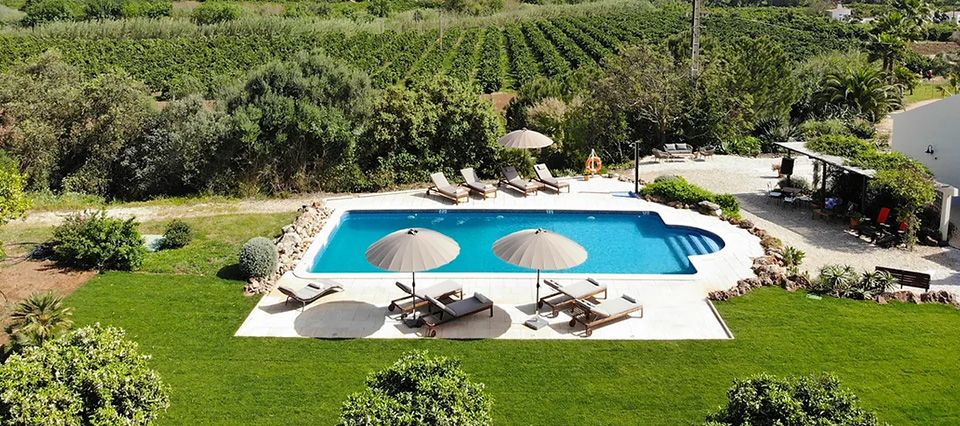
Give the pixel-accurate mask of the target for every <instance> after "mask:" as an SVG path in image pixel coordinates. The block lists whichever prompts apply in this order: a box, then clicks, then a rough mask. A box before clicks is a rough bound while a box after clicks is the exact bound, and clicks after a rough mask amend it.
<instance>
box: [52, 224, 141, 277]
mask: <svg viewBox="0 0 960 426" xmlns="http://www.w3.org/2000/svg"><path fill="white" fill-rule="evenodd" d="M138 226H139V224H138V223H137V222H135V221H134V219H127V220H122V219H116V218H111V217H107V214H106V212H104V211H98V212H93V213H86V212H85V213H80V214H75V215H72V216H69V217H67V219H66V220H65V221H64V223H63V224H62V225H60V226H58V227H57V228H56V229H54V230H53V239H54V243H55V245H54V248H53V252H54V255H55V256H56V258H57V260H58V261H59V262H60V263H63V264H65V265H68V266H72V267H77V268H83V269H97V270H121V271H132V270H135V269H137V268H139V267H140V265H141V264H142V263H143V257H144V255H145V254H146V252H147V250H146V248H145V247H144V246H143V238H142V237H141V236H140V231H138V230H137V227H138Z"/></svg>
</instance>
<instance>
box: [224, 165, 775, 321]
mask: <svg viewBox="0 0 960 426" xmlns="http://www.w3.org/2000/svg"><path fill="white" fill-rule="evenodd" d="M570 183H571V193H570V194H566V193H563V194H559V195H555V194H552V193H542V194H540V195H538V196H531V197H527V198H524V197H522V196H520V195H518V194H516V193H513V192H510V191H509V190H502V191H500V193H499V194H498V197H497V198H492V199H488V200H483V201H481V200H479V199H476V198H473V199H472V201H471V202H469V203H466V204H463V205H460V206H453V205H452V204H450V203H449V202H447V201H444V200H441V199H439V198H436V197H426V196H425V195H424V191H419V190H418V191H407V192H400V193H390V194H376V195H369V196H357V197H348V198H339V199H329V200H327V206H328V207H330V208H332V209H334V215H333V216H332V217H331V218H330V219H329V220H328V222H327V225H326V226H324V229H323V230H322V231H321V232H320V234H319V235H318V236H317V237H316V238H315V240H314V242H313V246H312V247H311V248H310V250H309V251H308V252H307V254H306V255H305V259H307V261H304V262H301V265H300V266H298V268H297V269H296V270H295V271H294V272H291V273H288V274H286V275H285V276H284V277H283V278H282V279H281V284H286V285H289V286H292V287H298V286H303V285H305V284H306V283H307V282H310V281H311V280H316V279H330V280H334V281H337V282H339V283H340V284H341V285H342V286H343V287H344V289H345V290H344V291H343V292H341V293H338V294H335V295H332V296H328V297H325V298H323V299H320V300H319V301H317V302H315V303H313V304H311V305H308V306H307V307H306V309H304V310H303V311H301V310H300V309H299V308H300V307H299V304H296V303H289V304H285V303H284V301H285V299H286V298H285V297H284V296H283V295H282V294H280V293H279V292H278V291H274V292H273V293H270V294H267V295H265V296H263V298H262V299H261V300H260V302H259V303H258V304H257V306H256V307H255V308H254V309H253V311H252V312H251V313H250V315H249V316H248V317H247V319H246V320H245V321H244V323H243V324H242V325H241V327H240V328H239V330H237V333H236V335H237V336H263V337H267V336H270V337H313V338H419V337H421V335H420V334H419V330H417V329H410V328H408V327H406V326H405V325H403V324H402V323H401V322H400V319H399V318H398V317H397V315H395V314H392V313H390V312H388V311H387V305H388V304H389V303H390V300H392V299H395V298H398V297H401V296H403V294H402V293H401V291H400V290H399V289H397V287H395V286H394V282H395V281H397V280H400V281H403V282H408V281H409V279H410V276H409V274H398V273H368V274H356V273H354V274H346V273H345V274H314V273H310V272H308V271H307V264H308V263H310V260H312V259H313V257H314V256H315V255H316V253H317V252H318V251H319V250H320V249H321V248H322V245H323V243H324V241H326V238H327V236H329V233H330V232H331V231H332V229H333V228H334V227H335V225H336V224H337V223H338V222H339V220H340V217H341V215H342V214H343V213H344V212H346V211H350V210H365V209H366V210H390V209H397V210H416V209H421V210H431V209H432V210H437V209H446V210H454V209H503V210H591V211H651V212H656V213H658V214H660V216H661V218H662V219H663V220H664V222H665V223H667V224H670V225H683V226H694V227H697V228H701V229H704V230H707V231H710V232H712V233H714V234H716V235H717V236H719V237H720V238H722V239H723V240H724V243H725V246H724V248H723V249H721V250H720V251H718V252H716V253H711V254H708V255H702V256H692V257H691V262H692V263H693V264H694V266H695V267H696V269H697V273H696V274H692V275H627V274H616V275H614V274H591V275H590V276H592V277H594V278H595V279H597V280H599V281H601V282H603V283H605V284H606V285H607V286H608V288H609V297H611V298H613V297H620V295H621V294H629V295H631V296H634V297H636V298H637V299H638V301H639V302H640V303H642V304H643V305H644V314H643V317H642V318H639V313H638V314H637V315H636V316H635V317H632V318H628V319H624V320H622V321H619V322H615V323H612V324H609V325H606V326H603V327H600V328H597V329H595V331H594V333H593V335H592V336H591V337H589V339H623V340H641V339H645V340H680V339H728V338H732V335H731V334H730V332H729V330H727V328H726V326H725V325H724V324H723V321H722V319H721V318H720V317H719V315H717V314H716V312H715V310H714V309H713V307H712V305H711V304H710V303H709V302H708V301H707V300H706V294H707V293H708V292H710V291H712V290H716V289H724V288H728V287H731V286H733V285H734V284H736V282H737V280H739V279H741V278H744V277H748V276H752V272H751V270H750V267H751V264H752V258H753V257H756V256H760V255H762V254H763V250H762V248H761V247H760V245H759V240H758V239H757V238H756V237H754V236H753V235H751V234H749V233H748V232H747V231H745V230H742V229H740V228H737V227H734V226H731V225H729V224H728V223H726V222H724V221H721V220H719V219H717V218H713V217H708V216H703V215H700V214H698V213H696V212H692V211H688V210H678V209H673V208H671V207H667V206H663V205H660V204H655V203H649V202H646V201H643V200H638V199H636V198H630V197H628V196H627V192H628V191H630V190H632V188H633V185H632V184H631V183H627V182H620V181H618V180H616V179H607V178H596V177H595V178H593V179H591V180H589V181H583V180H579V179H571V180H570ZM623 255H624V256H636V255H642V254H638V253H624V254H623ZM586 276H587V275H586V274H554V273H550V274H545V275H544V278H553V279H557V280H559V281H563V280H573V279H581V278H584V277H586ZM444 279H455V280H457V281H458V282H460V283H461V284H462V285H463V288H464V293H465V296H466V297H469V296H470V295H472V294H473V293H474V292H479V293H482V294H484V295H485V296H487V297H489V298H490V299H491V300H493V301H494V302H495V303H496V307H495V309H494V316H493V318H490V317H488V315H487V314H486V313H479V314H476V315H474V316H472V317H469V318H465V319H461V320H458V321H454V322H451V323H447V324H443V325H441V326H440V327H439V332H438V335H437V337H439V338H450V339H478V338H498V339H581V338H583V326H582V325H579V324H578V325H577V326H576V327H570V326H569V325H568V324H567V323H568V321H569V319H570V317H569V316H568V315H567V314H566V313H561V314H560V315H559V316H558V317H556V318H547V319H548V321H549V322H550V326H548V327H545V328H543V329H540V330H531V329H529V328H527V327H525V326H524V325H523V322H524V321H525V320H527V319H528V318H529V317H530V316H531V315H532V314H533V309H534V308H533V301H534V279H535V275H534V272H533V271H531V272H530V273H529V274H506V273H497V274H481V273H442V274H441V273H420V274H417V283H418V286H424V287H425V286H427V285H429V284H431V283H434V282H438V281H440V280H444ZM421 288H423V287H421ZM545 290H547V289H546V288H542V289H541V296H542V295H544V293H543V292H544V291H545Z"/></svg>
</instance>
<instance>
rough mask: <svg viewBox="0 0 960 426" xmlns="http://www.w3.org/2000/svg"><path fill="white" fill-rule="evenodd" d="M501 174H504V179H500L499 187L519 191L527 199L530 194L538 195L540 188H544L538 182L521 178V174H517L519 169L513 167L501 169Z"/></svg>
mask: <svg viewBox="0 0 960 426" xmlns="http://www.w3.org/2000/svg"><path fill="white" fill-rule="evenodd" d="M500 172H501V173H503V177H502V178H500V183H499V185H507V186H509V187H511V188H513V189H515V190H517V191H520V192H522V193H523V196H524V197H526V196H528V195H530V194H534V195H536V194H537V191H538V190H540V188H543V185H542V184H540V183H537V182H531V181H528V180H524V179H522V178H520V174H519V173H517V169H516V168H514V167H513V166H505V167H502V168H500Z"/></svg>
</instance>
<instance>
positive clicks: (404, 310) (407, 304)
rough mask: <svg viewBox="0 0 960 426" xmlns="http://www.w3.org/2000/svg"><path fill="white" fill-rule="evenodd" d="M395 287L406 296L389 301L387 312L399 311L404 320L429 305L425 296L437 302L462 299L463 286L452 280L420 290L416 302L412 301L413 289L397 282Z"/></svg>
mask: <svg viewBox="0 0 960 426" xmlns="http://www.w3.org/2000/svg"><path fill="white" fill-rule="evenodd" d="M396 285H397V287H398V288H399V289H400V290H403V292H404V293H406V296H403V297H400V298H397V299H393V300H391V301H390V306H388V307H387V310H388V311H390V312H393V311H394V310H396V309H399V310H400V318H401V319H402V318H406V317H407V315H408V314H411V313H413V311H415V310H416V309H418V308H420V307H422V306H426V305H428V304H430V302H429V301H427V299H426V297H427V296H430V297H433V298H434V299H437V300H447V301H450V300H453V298H454V297H456V298H457V299H462V298H463V286H461V285H460V283H458V282H456V281H453V280H446V281H443V282H440V283H437V284H434V285H432V286H428V287H427V288H425V289H422V290H420V293H417V297H416V301H414V297H413V289H411V288H410V287H409V286H407V285H406V284H404V283H402V282H399V281H397V283H396Z"/></svg>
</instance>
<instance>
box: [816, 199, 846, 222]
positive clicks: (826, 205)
mask: <svg viewBox="0 0 960 426" xmlns="http://www.w3.org/2000/svg"><path fill="white" fill-rule="evenodd" d="M841 205H843V200H841V199H839V198H827V199H824V200H823V206H820V207H816V208H814V209H813V218H814V219H816V218H818V217H820V218H823V219H830V218H832V217H834V216H835V215H836V213H837V211H838V210H840V206H841Z"/></svg>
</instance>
